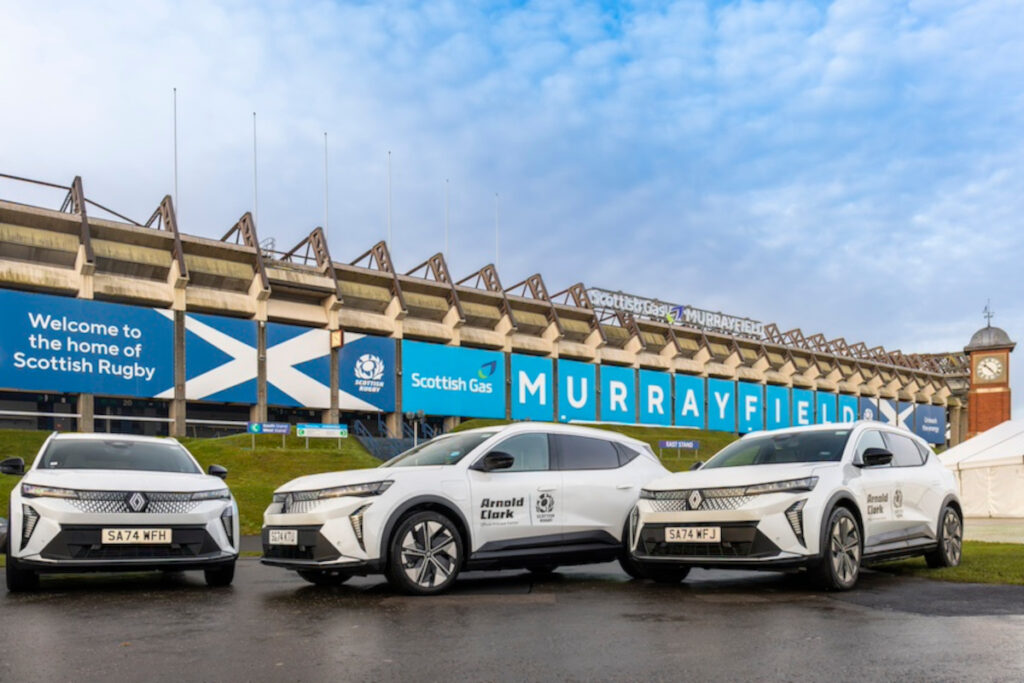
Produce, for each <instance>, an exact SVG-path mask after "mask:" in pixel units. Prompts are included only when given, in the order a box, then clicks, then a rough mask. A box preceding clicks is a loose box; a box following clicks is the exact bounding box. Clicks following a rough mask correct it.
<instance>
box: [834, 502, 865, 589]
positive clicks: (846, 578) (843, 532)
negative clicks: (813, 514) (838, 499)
mask: <svg viewBox="0 0 1024 683" xmlns="http://www.w3.org/2000/svg"><path fill="white" fill-rule="evenodd" d="M829 555H830V556H831V560H832V571H833V572H834V573H835V575H836V578H838V579H839V580H840V581H841V582H842V583H843V584H844V585H850V584H852V583H853V582H854V581H855V580H856V579H857V572H858V570H859V568H860V532H858V531H857V525H856V523H854V521H853V520H852V519H850V517H848V516H846V515H843V516H841V517H839V518H838V519H836V520H835V522H833V524H832V533H831V540H830V541H829Z"/></svg>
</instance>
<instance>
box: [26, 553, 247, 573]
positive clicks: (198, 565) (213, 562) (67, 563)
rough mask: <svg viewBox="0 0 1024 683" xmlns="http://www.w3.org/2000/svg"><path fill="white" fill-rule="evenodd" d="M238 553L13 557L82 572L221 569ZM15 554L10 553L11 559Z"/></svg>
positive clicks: (43, 568) (43, 567) (48, 568)
mask: <svg viewBox="0 0 1024 683" xmlns="http://www.w3.org/2000/svg"><path fill="white" fill-rule="evenodd" d="M237 559H238V554H237V553H220V554H218V555H215V556H213V557H205V558H197V557H184V558H168V559H160V560H153V559H148V558H147V559H132V560H58V561H43V560H20V559H16V558H15V559H14V562H16V563H17V565H18V567H20V568H22V569H31V570H33V571H35V572H38V573H40V574H82V573H87V572H150V571H173V572H183V571H193V570H200V569H219V568H221V567H225V566H227V565H230V564H234V563H235V561H236V560H237ZM11 560H12V558H10V557H8V558H7V561H8V562H10V561H11Z"/></svg>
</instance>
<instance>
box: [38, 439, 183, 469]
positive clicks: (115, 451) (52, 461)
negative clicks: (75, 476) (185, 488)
mask: <svg viewBox="0 0 1024 683" xmlns="http://www.w3.org/2000/svg"><path fill="white" fill-rule="evenodd" d="M38 467H39V469H42V470H138V471H144V472H179V473H182V474H201V473H202V470H200V469H199V468H198V467H197V466H196V464H195V462H194V461H193V460H192V458H191V457H190V456H189V454H188V452H187V451H186V450H185V448H184V447H183V446H181V444H178V443H175V442H173V441H167V442H165V443H160V442H154V441H119V440H117V439H110V440H106V439H103V440H101V439H55V440H53V441H51V442H50V445H49V446H47V447H46V452H45V453H43V456H42V458H41V460H40V462H39V466H38Z"/></svg>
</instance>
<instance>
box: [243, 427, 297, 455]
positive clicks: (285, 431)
mask: <svg viewBox="0 0 1024 683" xmlns="http://www.w3.org/2000/svg"><path fill="white" fill-rule="evenodd" d="M248 432H249V434H250V435H251V436H252V449H253V450H256V435H257V434H280V435H281V448H284V446H285V443H284V439H285V437H286V436H288V435H289V434H291V432H292V426H291V425H290V424H288V423H287V422H250V423H249V426H248Z"/></svg>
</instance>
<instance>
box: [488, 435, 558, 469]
mask: <svg viewBox="0 0 1024 683" xmlns="http://www.w3.org/2000/svg"><path fill="white" fill-rule="evenodd" d="M493 450H495V451H501V452H502V453H508V454H509V455H511V456H512V457H514V458H515V459H516V460H515V462H514V463H513V464H512V467H509V468H508V469H505V470H496V473H497V472H537V471H540V470H546V469H548V464H549V460H550V457H549V454H548V435H547V434H517V435H516V436H513V437H511V438H509V439H505V440H504V441H502V442H501V443H499V444H498V445H497V446H495V447H494V449H493Z"/></svg>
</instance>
